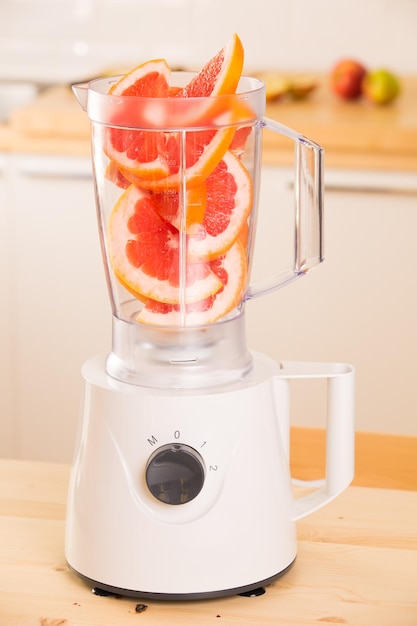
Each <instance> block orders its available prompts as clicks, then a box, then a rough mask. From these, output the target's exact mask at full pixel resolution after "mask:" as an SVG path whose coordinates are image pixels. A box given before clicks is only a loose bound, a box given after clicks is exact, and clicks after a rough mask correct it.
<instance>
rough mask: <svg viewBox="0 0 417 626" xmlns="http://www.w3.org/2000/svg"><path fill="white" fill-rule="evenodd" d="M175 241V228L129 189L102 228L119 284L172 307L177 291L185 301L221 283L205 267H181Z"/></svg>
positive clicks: (143, 193)
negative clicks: (106, 230)
mask: <svg viewBox="0 0 417 626" xmlns="http://www.w3.org/2000/svg"><path fill="white" fill-rule="evenodd" d="M180 243H181V242H180V235H179V232H178V230H177V229H176V228H175V227H174V226H172V225H171V224H169V222H167V221H166V220H164V219H163V218H162V217H161V216H160V215H159V214H158V213H157V211H156V210H155V208H154V206H153V204H152V200H151V198H150V196H149V194H148V193H146V191H143V190H141V189H139V188H137V187H135V186H134V185H131V186H130V187H129V188H128V189H127V190H126V191H125V192H124V193H123V194H122V196H121V197H120V198H119V200H118V202H117V203H116V205H115V207H114V209H113V211H112V213H111V216H110V220H109V228H108V248H109V257H110V262H111V264H112V267H113V270H114V273H115V275H116V277H117V278H118V279H119V280H120V282H121V283H122V284H123V285H125V286H127V287H128V289H129V290H130V291H133V292H134V293H138V294H140V295H142V296H145V297H147V298H152V299H155V300H159V301H161V302H170V303H174V304H175V303H178V302H179V301H180V297H181V293H182V292H183V293H184V294H185V299H186V301H187V302H194V301H196V300H202V299H204V298H207V297H208V296H211V295H213V294H214V293H216V292H217V291H218V290H219V289H220V288H221V286H222V283H221V280H220V279H219V277H218V276H217V275H216V274H215V273H214V272H213V271H212V270H211V269H210V267H209V265H208V264H207V263H192V264H189V263H188V264H186V267H184V268H183V269H182V268H181V263H180V260H181V258H182V257H181V255H180ZM181 271H183V272H184V278H182V276H181ZM181 281H183V282H184V285H182V283H181ZM182 287H183V289H182Z"/></svg>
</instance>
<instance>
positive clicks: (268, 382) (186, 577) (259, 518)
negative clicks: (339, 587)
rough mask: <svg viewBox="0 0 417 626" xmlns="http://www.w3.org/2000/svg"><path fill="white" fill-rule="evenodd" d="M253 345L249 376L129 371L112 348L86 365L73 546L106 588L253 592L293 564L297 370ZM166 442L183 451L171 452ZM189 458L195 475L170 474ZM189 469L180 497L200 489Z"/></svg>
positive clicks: (70, 555)
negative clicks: (118, 365) (129, 379)
mask: <svg viewBox="0 0 417 626" xmlns="http://www.w3.org/2000/svg"><path fill="white" fill-rule="evenodd" d="M252 355H253V363H254V366H253V369H252V371H251V373H250V374H249V375H248V376H246V377H245V379H244V380H243V381H242V383H241V384H238V383H236V384H235V385H231V386H225V387H222V388H219V389H216V390H214V389H207V390H177V389H170V390H167V389H166V390H157V389H152V388H145V387H139V386H137V385H129V384H126V383H118V382H117V381H115V380H114V379H112V378H110V377H109V376H108V375H107V374H106V371H105V367H104V358H103V357H94V358H93V359H91V360H89V361H88V362H87V363H86V364H85V365H84V367H83V377H84V380H85V389H84V399H83V411H82V415H81V424H80V430H79V440H78V445H77V449H76V455H75V460H74V465H73V469H72V473H71V480H70V486H69V494H68V507H67V523H66V549H65V556H66V560H67V562H68V564H69V566H70V567H71V569H72V570H73V571H74V572H76V573H77V574H78V575H79V576H80V577H81V578H82V579H84V580H86V581H87V582H88V583H89V584H90V585H91V586H92V587H95V588H96V590H97V591H98V592H100V590H102V591H104V592H108V593H110V594H114V595H120V596H133V597H139V598H150V599H161V600H162V599H165V600H198V599H204V598H216V597H222V596H233V595H237V594H243V593H248V594H250V592H255V590H256V589H258V588H259V587H262V586H265V585H269V584H271V583H272V582H273V581H274V580H276V578H278V577H279V576H281V575H282V574H284V573H285V572H286V571H288V569H289V567H290V566H291V565H292V564H293V562H294V560H295V558H296V553H297V541H296V527H295V522H294V519H293V513H294V509H293V500H292V492H291V481H290V476H289V467H288V417H289V416H288V404H289V399H288V381H287V380H285V379H283V378H280V377H279V376H277V374H278V372H279V364H278V363H276V362H274V361H272V360H271V359H270V358H268V357H266V356H265V355H260V354H257V353H252ZM167 448H168V449H169V451H170V452H169V454H171V452H172V451H174V452H172V454H174V456H175V462H172V461H171V460H168V461H166V458H167V457H166V456H165V455H166V451H167ZM177 455H178V456H177ZM160 459H162V461H161V460H160ZM190 459H191V461H190ZM196 459H197V460H198V459H201V462H200V465H198V464H197V463H196ZM178 468H179V471H181V472H182V471H183V472H184V476H186V477H187V476H190V475H191V477H192V479H193V480H194V482H191V480H190V482H187V481H185V479H182V478H181V477H180V478H181V480H176V479H175V480H172V482H170V481H171V479H172V476H174V477H175V476H176V474H175V472H177V469H178ZM182 468H184V469H182ZM173 472H174V473H173ZM187 472H188V473H187ZM155 476H156V477H157V479H158V480H157V481H156V483H154V482H152V481H153V478H155ZM181 476H182V474H181ZM201 476H203V484H202V486H200V487H199V488H200V491H199V492H194V491H192V490H193V489H194V486H195V484H197V483H198V485H200V484H201V483H200V482H199V478H201ZM187 480H188V478H187ZM158 481H159V482H158ZM184 481H185V485H186V487H187V489H188V485H189V490H190V491H189V492H190V493H191V498H189V499H188V500H186V501H185V503H183V502H182V500H181V498H180V499H178V498H177V496H178V494H179V495H180V496H181V497H182V494H183V493H184V494H185V495H186V496H187V495H188V493H189V492H188V491H184V492H183V491H181V488H182V487H181V485H182V484H183V482H184ZM155 484H156V485H157V486H160V490H159V491H156V490H155V489H154V487H155ZM177 487H178V489H179V491H178V489H177ZM180 487H181V488H180ZM151 489H152V490H151ZM252 595H255V593H253V594H252Z"/></svg>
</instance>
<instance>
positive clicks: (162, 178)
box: [103, 35, 255, 325]
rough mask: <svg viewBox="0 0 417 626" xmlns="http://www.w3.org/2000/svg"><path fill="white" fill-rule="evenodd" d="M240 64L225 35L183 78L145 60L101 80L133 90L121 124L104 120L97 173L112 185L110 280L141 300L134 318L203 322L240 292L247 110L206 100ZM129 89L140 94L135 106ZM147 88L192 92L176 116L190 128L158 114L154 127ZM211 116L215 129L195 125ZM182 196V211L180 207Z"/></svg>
mask: <svg viewBox="0 0 417 626" xmlns="http://www.w3.org/2000/svg"><path fill="white" fill-rule="evenodd" d="M242 67H243V47H242V44H241V42H240V39H239V38H238V37H237V35H234V36H233V37H232V39H231V40H230V41H229V43H228V44H227V45H226V46H225V47H224V48H223V49H222V50H220V51H219V52H218V53H217V54H216V55H215V56H214V57H213V58H212V59H211V60H210V61H209V62H208V63H207V64H206V65H205V66H204V67H203V68H202V70H201V71H200V72H199V73H198V74H196V75H195V76H194V78H192V80H191V81H190V82H189V83H188V85H186V86H185V87H176V86H175V85H174V86H172V85H171V84H170V69H169V66H168V65H167V63H166V62H165V61H164V60H155V61H149V62H147V63H144V64H142V65H140V66H139V67H136V68H134V69H133V70H131V71H130V72H128V73H127V74H125V75H124V76H123V77H122V78H120V79H119V80H118V81H117V82H116V83H115V84H114V85H113V86H112V87H111V89H110V93H112V94H114V95H122V96H128V97H131V96H132V97H133V99H132V105H130V100H128V109H126V108H125V109H124V113H126V110H127V111H128V115H129V116H130V117H129V123H127V121H126V118H125V117H124V118H120V119H117V120H114V125H112V126H108V127H106V128H105V141H104V146H103V149H104V153H105V154H106V156H107V157H108V159H109V162H108V164H107V165H106V172H105V176H106V178H107V180H108V181H110V182H111V183H112V184H114V185H115V188H119V190H120V192H121V195H120V197H119V199H118V200H117V201H116V204H115V205H114V207H113V210H112V212H111V214H110V218H109V223H108V225H107V237H108V249H109V257H110V262H111V265H112V267H113V271H114V274H115V276H116V278H117V280H118V282H119V283H120V285H121V286H122V287H124V288H125V289H126V290H127V291H128V292H129V293H130V294H132V295H133V296H134V297H135V298H137V300H138V301H139V302H142V303H143V308H142V309H141V311H140V313H139V314H138V317H137V321H138V322H144V323H151V324H162V325H171V324H173V325H178V324H184V323H185V325H190V324H205V323H209V322H213V321H215V320H217V319H219V318H221V317H223V316H224V315H226V314H227V313H228V312H229V311H231V310H232V309H233V308H234V307H236V306H237V305H238V304H239V302H240V301H241V298H242V296H243V292H244V288H245V284H246V278H247V271H248V259H247V253H246V249H245V246H246V243H247V241H248V221H249V220H250V212H251V208H252V180H251V176H250V174H249V172H248V171H247V169H246V167H245V166H244V164H243V163H242V161H241V159H240V157H241V155H242V152H243V150H244V147H245V143H246V141H247V139H248V136H249V135H250V132H251V124H252V122H253V120H254V119H255V116H254V113H253V112H252V111H251V110H250V109H249V108H248V106H247V104H245V103H241V102H240V101H238V99H232V98H230V99H228V98H226V99H224V100H223V99H222V103H223V104H222V105H219V103H216V100H215V99H214V98H213V103H208V102H207V101H208V100H209V98H207V96H211V95H219V94H221V95H225V96H227V95H231V96H232V95H233V94H234V93H235V91H236V88H237V85H238V82H239V80H240V77H241V72H242ZM134 96H142V97H144V98H146V100H143V101H142V102H141V104H140V106H138V104H137V102H136V101H135V98H134ZM199 96H204V97H206V100H204V101H203V100H200V98H199ZM154 97H156V98H167V99H168V100H170V99H175V98H187V99H189V100H193V99H194V98H195V102H196V108H195V110H194V109H193V111H194V113H193V115H197V117H193V118H192V119H184V118H183V117H181V118H180V119H178V120H177V121H178V124H177V126H178V127H179V128H186V127H187V126H190V127H193V128H190V130H189V131H187V132H186V133H185V134H183V133H179V132H176V131H164V130H160V128H161V126H164V125H166V126H169V124H168V123H167V124H161V123H160V118H158V124H159V128H158V124H154V126H156V129H155V130H154V129H153V128H152V123H153V122H152V119H155V116H154V115H153V113H154V110H153V109H152V107H153V102H152V99H153V98H154ZM147 106H149V107H150V109H149V110H147V109H146V107H147ZM213 107H214V108H213ZM219 107H221V110H219ZM166 108H169V109H170V107H166ZM174 108H175V107H174ZM130 109H131V111H130ZM162 109H165V107H162ZM180 110H182V111H183V110H184V107H182V109H180ZM155 111H156V112H158V109H157V107H156V108H155ZM187 111H188V107H187ZM161 114H163V113H161ZM187 114H188V113H187ZM183 115H185V113H183ZM216 115H221V120H222V125H221V126H220V127H219V128H215V127H214V128H213V129H209V130H208V129H205V130H198V126H199V125H200V126H202V127H203V126H204V125H205V124H207V122H208V124H209V125H210V120H212V119H213V118H214V117H215V116H216ZM171 121H172V120H171V118H170V119H169V122H171ZM164 122H165V119H164ZM127 126H129V128H127ZM138 127H139V128H138ZM140 127H141V128H140ZM196 127H197V129H196ZM148 128H149V130H148ZM184 152H185V167H184V164H183V163H181V154H184ZM182 199H183V201H184V204H185V206H186V219H184V218H183V216H182V215H180V201H181V200H182ZM184 243H185V247H184ZM184 250H186V262H185V266H184V262H183V261H181V260H180V255H181V254H182V252H181V251H184ZM184 270H185V273H184V274H183V275H181V273H183V272H184Z"/></svg>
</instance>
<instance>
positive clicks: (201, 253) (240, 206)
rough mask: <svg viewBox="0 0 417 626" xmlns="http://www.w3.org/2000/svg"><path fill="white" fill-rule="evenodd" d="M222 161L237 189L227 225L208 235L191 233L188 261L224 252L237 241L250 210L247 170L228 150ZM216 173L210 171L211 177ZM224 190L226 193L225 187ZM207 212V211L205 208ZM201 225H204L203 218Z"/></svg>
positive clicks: (250, 194) (250, 191) (213, 257)
mask: <svg viewBox="0 0 417 626" xmlns="http://www.w3.org/2000/svg"><path fill="white" fill-rule="evenodd" d="M223 163H224V164H225V166H226V170H227V172H228V173H230V174H231V175H232V176H233V179H234V181H235V183H236V191H235V194H234V198H233V200H234V208H233V210H232V211H231V213H230V215H229V223H228V226H227V227H226V229H225V230H223V231H222V232H220V233H218V234H216V235H210V234H208V233H207V232H206V233H205V236H204V237H203V238H202V237H201V236H200V235H199V232H198V231H197V233H196V235H195V236H193V235H191V236H190V237H189V239H188V245H187V255H188V259H189V260H190V261H200V262H201V261H207V260H210V261H211V260H213V259H216V258H217V257H219V256H221V255H222V254H224V253H225V252H226V251H227V250H228V249H229V248H230V247H231V246H232V245H233V243H234V242H235V241H236V239H237V237H238V236H239V233H240V231H241V230H242V227H243V225H244V224H245V222H246V221H247V219H248V217H249V215H250V212H251V209H252V181H251V177H250V176H249V173H248V172H247V170H246V168H245V166H244V165H243V164H242V162H241V161H240V160H239V159H238V158H237V157H236V156H235V155H234V154H233V152H227V153H226V154H225V155H224V158H223ZM215 176H216V172H214V173H213V177H215ZM208 183H209V181H207V185H208ZM223 193H224V194H226V193H227V190H226V189H225V190H224V192H223ZM206 212H208V208H207V209H206ZM216 212H220V208H219V207H218V206H215V207H213V213H216ZM202 225H203V228H204V219H203V224H202Z"/></svg>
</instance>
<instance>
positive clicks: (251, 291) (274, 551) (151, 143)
mask: <svg viewBox="0 0 417 626" xmlns="http://www.w3.org/2000/svg"><path fill="white" fill-rule="evenodd" d="M171 80H172V84H173V85H175V86H177V85H180V86H181V85H184V84H187V82H188V81H189V80H190V75H189V74H188V73H187V72H173V73H172V75H171ZM115 81H116V79H114V78H113V79H112V78H105V79H98V80H94V81H91V82H90V83H84V84H80V85H76V86H74V92H75V94H76V97H77V99H78V100H79V102H80V104H81V105H82V107H83V108H84V110H85V111H86V112H87V114H88V117H89V119H90V121H91V128H92V146H93V166H94V175H95V176H94V179H95V187H96V198H97V213H98V222H99V228H100V238H101V244H102V251H103V257H104V267H105V271H106V276H107V281H108V286H109V293H110V298H111V303H112V309H113V341H112V350H111V352H110V354H109V355H108V356H97V357H94V358H92V359H91V360H89V361H87V362H86V363H85V364H84V366H83V369H82V376H83V379H84V398H83V408H82V415H81V425H80V430H79V436H78V441H77V448H76V454H75V459H74V465H73V469H72V475H71V482H70V488H69V496H68V514H67V525H66V558H67V561H68V563H69V565H70V567H71V568H72V569H73V570H74V571H75V572H76V573H77V574H78V575H80V576H81V577H82V578H83V579H85V580H86V581H87V582H88V583H89V584H90V585H91V586H92V587H94V588H96V589H98V590H102V591H103V592H104V593H106V592H107V593H114V594H120V595H126V596H134V597H141V598H154V599H162V600H164V599H167V600H188V599H201V598H210V597H219V596H226V595H234V594H238V593H240V594H242V593H243V594H244V593H246V594H250V593H252V592H254V590H256V589H258V588H260V587H264V586H266V585H268V584H269V583H271V582H272V581H274V580H275V579H276V578H277V577H279V576H281V575H282V574H283V573H284V572H286V571H287V570H288V569H289V568H290V567H291V566H292V564H293V563H294V561H295V559H296V554H297V539H296V520H297V519H300V518H301V517H303V516H305V515H307V514H309V513H311V512H312V511H314V510H316V509H317V508H319V507H321V506H323V505H324V504H325V503H327V502H329V501H330V500H331V499H333V498H334V497H335V496H337V495H338V494H339V493H340V492H342V491H343V490H344V489H345V488H346V487H347V486H348V485H349V483H350V482H351V480H352V477H353V471H354V470H353V466H354V446H353V440H354V408H353V407H354V372H353V369H352V367H350V366H349V365H345V364H337V363H334V364H332V363H298V362H283V363H277V362H275V361H273V360H272V359H270V358H269V357H267V356H265V355H263V354H259V353H254V352H252V351H250V350H248V348H247V346H246V339H245V326H244V325H245V321H244V305H245V302H246V301H247V300H250V299H251V298H253V297H256V296H259V295H262V294H265V293H267V292H269V291H271V290H273V289H276V288H278V287H281V286H283V285H285V284H287V283H289V282H290V281H292V280H294V279H296V278H297V277H299V276H303V275H305V274H306V273H307V272H308V271H309V270H310V269H312V268H313V267H315V266H317V265H318V264H319V263H320V262H321V261H322V260H323V259H322V201H323V151H322V149H321V148H320V146H318V145H317V144H315V143H314V142H312V141H309V140H308V139H306V138H305V137H303V136H301V135H299V134H298V133H296V132H294V131H292V130H291V129H288V128H286V127H284V126H281V125H279V124H277V123H275V122H273V121H271V120H268V119H265V118H264V117H263V116H264V109H265V89H264V85H263V83H261V82H260V81H258V80H257V79H255V78H249V77H244V78H242V79H241V81H240V83H239V87H238V90H237V94H236V95H233V96H218V97H214V98H213V97H210V98H181V97H179V98H174V97H173V98H140V97H135V96H133V97H132V96H129V97H128V96H118V95H115V94H114V93H113V94H109V89H110V88H111V85H112V84H114V83H115ZM213 102H214V105H215V106H214V105H213ZM208 108H210V114H208V113H207V114H204V113H202V111H203V112H204V111H205V112H207V111H208ZM133 111H135V112H137V111H140V112H141V116H140V119H138V118H137V117H135V115H136V113H134V112H133ZM264 128H269V129H270V130H272V131H275V132H278V133H281V134H283V135H285V136H286V137H289V138H290V139H292V140H293V141H294V145H295V152H294V155H295V157H294V163H295V182H294V190H295V192H294V199H295V202H294V204H295V219H294V247H295V252H294V263H293V266H292V267H291V268H289V269H287V270H284V271H282V272H277V273H276V274H274V275H273V276H272V277H269V278H265V279H264V280H262V281H258V282H255V283H254V284H251V283H250V270H251V257H252V251H253V245H254V237H255V226H256V211H257V204H258V201H257V198H258V191H259V185H260V162H261V140H262V132H263V129H264ZM222 142H223V144H222ZM215 143H216V144H217V148H215V149H214V148H213V146H214V144H215ZM220 144H221V145H222V146H223V147H222V148H219V147H218V146H219V145H220ZM138 146H139V148H138ZM143 146H145V148H146V150H145V152H146V155H145V156H143V155H142V156H138V150H139V151H140V150H141V149H142V148H143ZM196 146H200V147H201V149H200V148H198V149H197V148H196ZM141 147H142V148H141ZM212 148H213V149H212ZM152 150H153V151H154V152H155V150H156V156H155V154H153V156H151V155H150V153H151V152H152ZM210 150H212V153H211V154H212V155H213V154H217V160H216V159H214V157H213V159H212V164H211V166H210V167H207V168H206V169H204V167H203V166H202V165H201V161H200V159H201V158H203V159H204V158H206V157H207V154H208V152H210ZM216 150H217V152H216ZM158 151H159V152H158ZM220 151H221V152H220ZM167 155H168V157H169V158H168V157H167ZM138 159H139V160H140V164H139V165H137V163H136V164H135V160H136V161H137V160H138ZM166 164H168V169H166V168H165V169H164V167H165V165H166ZM142 165H143V167H142ZM202 171H204V172H205V173H204V175H202V174H201V172H202ZM219 197H220V200H219ZM216 202H217V204H216ZM220 205H221V208H220ZM223 205H225V206H223ZM217 207H219V208H218V209H217ZM217 210H218V211H220V210H221V211H223V212H224V216H223V217H224V219H223V218H222V220H223V221H222V220H220V222H219V220H218V215H217ZM210 219H211V221H210ZM213 220H214V225H213V223H212V222H213ZM219 224H220V225H219ZM279 237H280V233H277V237H276V241H277V245H279ZM167 268H168V270H167ZM292 378H320V379H323V378H325V379H327V389H328V394H327V444H326V476H325V478H324V479H323V481H322V484H321V485H320V486H317V485H316V484H314V485H313V486H314V490H313V491H312V492H311V493H309V495H307V496H303V497H300V498H298V499H297V498H295V497H293V493H292V479H291V475H290V470H289V420H290V416H289V381H290V380H291V379H292ZM254 537H256V539H254Z"/></svg>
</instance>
